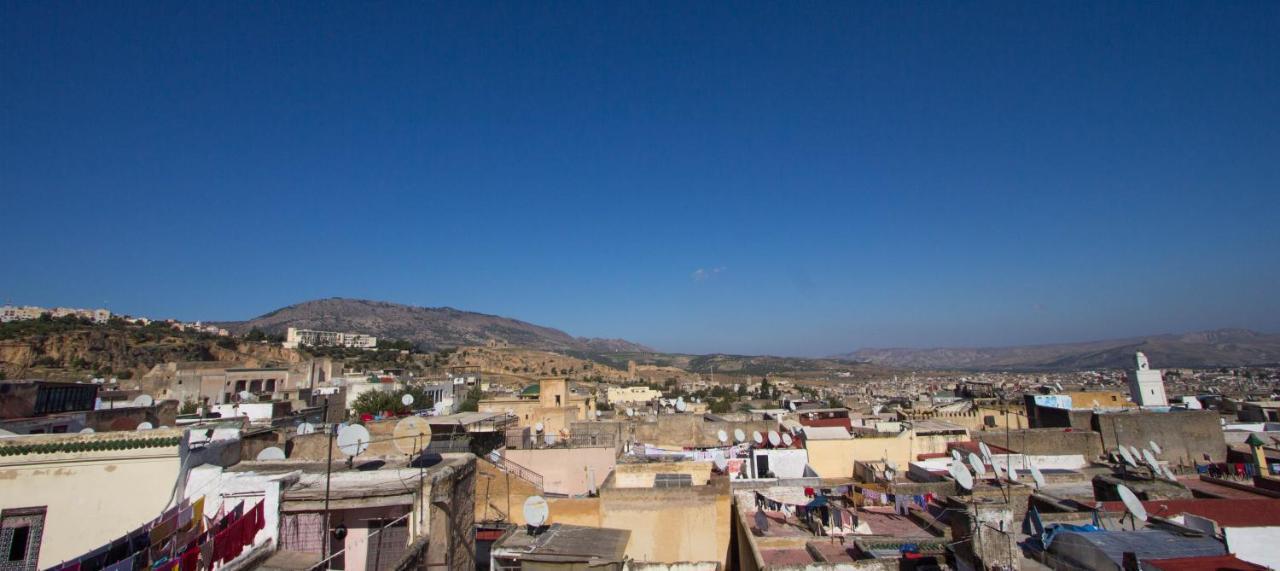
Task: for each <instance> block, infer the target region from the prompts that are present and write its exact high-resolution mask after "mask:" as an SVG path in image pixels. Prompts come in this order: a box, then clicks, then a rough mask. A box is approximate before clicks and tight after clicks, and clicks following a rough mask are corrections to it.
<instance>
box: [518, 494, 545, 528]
mask: <svg viewBox="0 0 1280 571" xmlns="http://www.w3.org/2000/svg"><path fill="white" fill-rule="evenodd" d="M549 515H551V507H550V506H548V505H547V500H546V499H544V498H543V497H542V496H529V499H527V500H525V501H524V522H525V523H527V524H529V525H531V526H533V527H542V524H544V523H547V516H549Z"/></svg>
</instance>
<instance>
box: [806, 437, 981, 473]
mask: <svg viewBox="0 0 1280 571" xmlns="http://www.w3.org/2000/svg"><path fill="white" fill-rule="evenodd" d="M965 440H968V436H966V435H962V434H957V435H941V434H939V435H924V436H916V435H915V434H914V433H913V432H911V431H903V432H900V433H898V434H897V435H894V436H888V437H881V438H873V437H865V438H850V439H848V440H809V441H806V442H805V449H807V450H808V451H809V465H810V466H812V467H813V469H814V471H815V472H817V473H818V475H819V476H821V477H823V478H852V477H853V463H854V462H855V461H858V460H862V461H869V462H873V461H878V460H883V459H887V460H890V461H893V462H895V463H897V465H898V467H899V468H901V469H906V467H907V465H908V464H910V463H911V462H912V461H914V460H915V459H916V456H917V455H919V454H938V453H943V452H946V451H947V444H948V443H951V442H959V441H965Z"/></svg>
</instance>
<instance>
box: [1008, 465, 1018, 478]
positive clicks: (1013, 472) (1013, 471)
mask: <svg viewBox="0 0 1280 571" xmlns="http://www.w3.org/2000/svg"><path fill="white" fill-rule="evenodd" d="M1009 480H1011V481H1014V482H1017V481H1018V469H1017V468H1015V467H1013V466H1012V465H1010V466H1009Z"/></svg>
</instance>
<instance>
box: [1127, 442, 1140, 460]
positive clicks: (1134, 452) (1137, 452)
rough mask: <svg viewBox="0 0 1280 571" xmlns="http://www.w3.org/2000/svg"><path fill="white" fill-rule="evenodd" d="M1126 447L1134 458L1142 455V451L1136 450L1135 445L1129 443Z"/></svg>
mask: <svg viewBox="0 0 1280 571" xmlns="http://www.w3.org/2000/svg"><path fill="white" fill-rule="evenodd" d="M1128 448H1129V454H1131V455H1133V457H1134V459H1135V460H1136V459H1138V458H1141V457H1142V452H1139V451H1138V447H1137V446H1134V445H1132V444H1130V445H1129V447H1128Z"/></svg>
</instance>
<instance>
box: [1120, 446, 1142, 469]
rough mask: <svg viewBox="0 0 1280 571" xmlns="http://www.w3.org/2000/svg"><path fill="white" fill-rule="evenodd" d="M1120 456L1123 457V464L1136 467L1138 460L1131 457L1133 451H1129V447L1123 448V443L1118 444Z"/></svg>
mask: <svg viewBox="0 0 1280 571" xmlns="http://www.w3.org/2000/svg"><path fill="white" fill-rule="evenodd" d="M1120 457H1121V458H1124V463H1125V464H1128V465H1129V466H1132V467H1134V468H1137V467H1138V462H1137V461H1136V460H1134V459H1133V453H1131V452H1129V449H1128V448H1125V447H1124V445H1121V446H1120Z"/></svg>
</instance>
